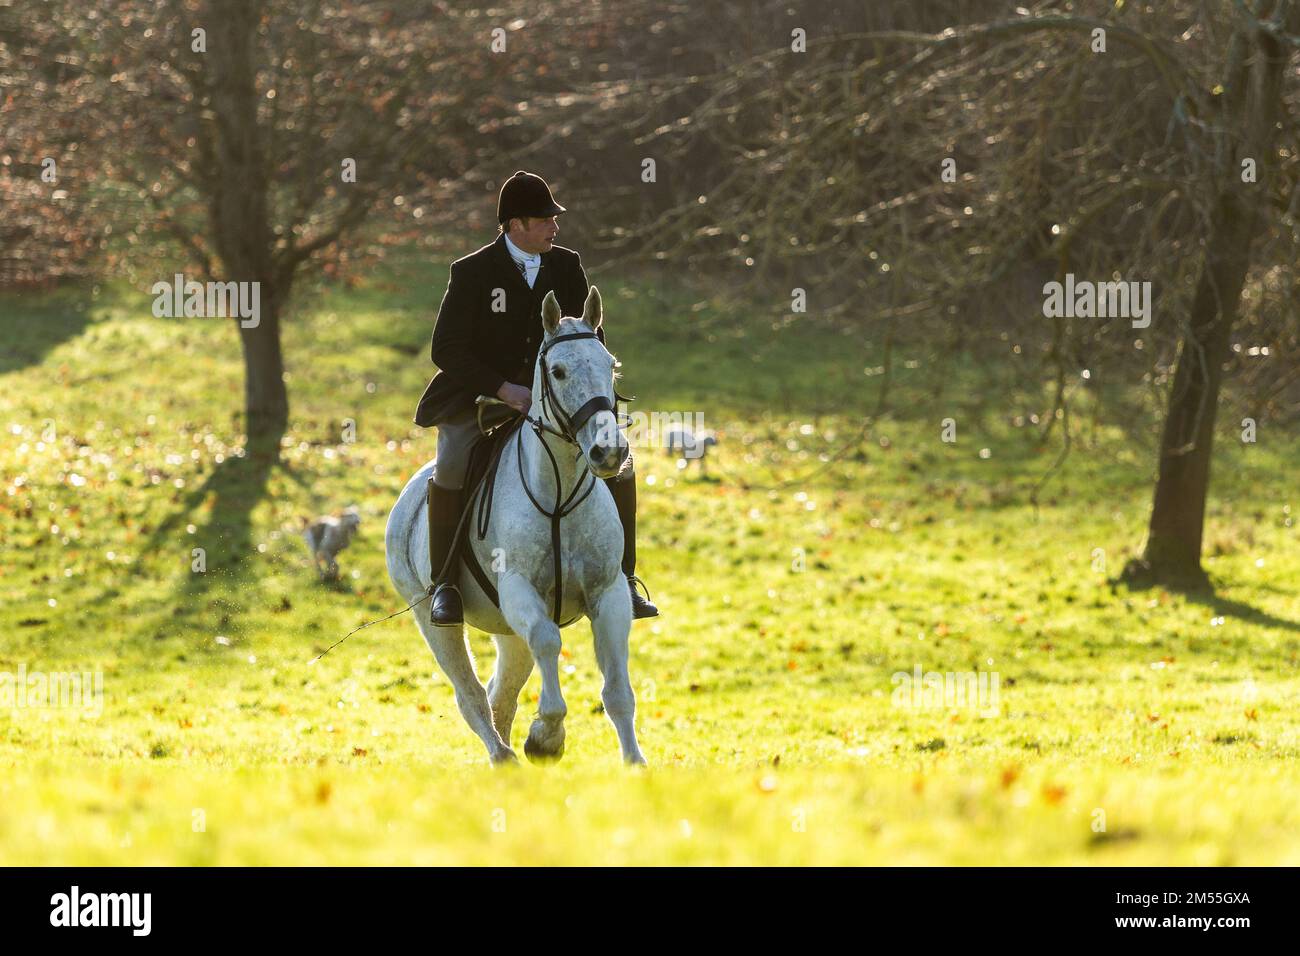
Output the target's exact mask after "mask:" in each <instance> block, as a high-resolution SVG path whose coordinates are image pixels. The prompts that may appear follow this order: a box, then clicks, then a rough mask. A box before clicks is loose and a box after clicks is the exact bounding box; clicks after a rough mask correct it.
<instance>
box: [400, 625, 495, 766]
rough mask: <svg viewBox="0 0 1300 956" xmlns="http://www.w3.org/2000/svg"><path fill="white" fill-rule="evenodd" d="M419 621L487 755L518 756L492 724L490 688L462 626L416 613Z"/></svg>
mask: <svg viewBox="0 0 1300 956" xmlns="http://www.w3.org/2000/svg"><path fill="white" fill-rule="evenodd" d="M415 621H416V624H417V625H418V626H419V628H420V633H421V634H423V635H424V641H425V643H426V644H428V645H429V650H431V651H433V656H434V657H435V658H437V660H438V666H439V667H441V668H442V670H443V673H445V674H446V675H447V678H448V679H449V680H450V681H451V686H452V687H453V688H454V689H455V691H456V706H457V707H459V708H460V712H461V715H462V716H463V717H464V718H465V722H466V723H467V724H469V726H470V729H471V730H473V731H474V733H476V734H478V735H479V738H480V739H481V740H482V741H483V745H484V746H486V747H487V750H488V756H489V757H490V758H491V759H492V762H493V763H501V762H503V761H509V760H514V759H515V754H514V751H513V750H511V749H510V746H509V745H508V744H507V743H506V742H505V741H503V740H502V739H501V735H500V734H498V733H497V729H496V727H495V726H493V724H492V713H491V711H490V710H489V708H488V696H487V691H486V690H484V689H483V684H482V683H481V682H480V681H479V679H478V675H477V674H475V673H474V660H473V658H471V657H470V652H469V645H468V644H466V642H465V632H464V629H463V628H461V627H437V626H435V625H433V624H431V623H429V621H427V620H425V619H423V618H420V617H418V616H417V617H416V619H415Z"/></svg>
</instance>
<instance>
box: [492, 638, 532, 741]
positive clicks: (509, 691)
mask: <svg viewBox="0 0 1300 956" xmlns="http://www.w3.org/2000/svg"><path fill="white" fill-rule="evenodd" d="M492 640H493V641H495V642H496V645H497V668H496V672H495V673H494V674H493V675H492V679H491V680H490V681H488V688H487V694H488V704H489V705H490V706H491V708H492V723H493V724H494V725H495V726H496V729H497V733H498V734H500V735H501V739H502V740H503V741H505V743H506V745H507V746H509V744H510V728H511V727H512V726H513V725H514V722H515V710H516V708H518V706H519V692H520V691H521V690H523V689H524V684H525V683H527V681H528V675H530V674H531V673H532V672H533V652H532V651H530V650H529V649H528V644H527V642H525V641H524V639H523V638H521V637H516V636H515V635H514V634H493V635H492Z"/></svg>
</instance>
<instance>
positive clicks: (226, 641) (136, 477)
mask: <svg viewBox="0 0 1300 956" xmlns="http://www.w3.org/2000/svg"><path fill="white" fill-rule="evenodd" d="M468 247H469V246H468V245H467V246H466V248H468ZM424 258H427V257H424ZM448 258H449V257H434V259H435V261H434V263H433V264H428V263H427V262H424V261H423V259H422V257H420V256H416V255H415V254H414V253H409V252H408V253H405V254H399V255H397V256H396V257H395V258H394V259H393V260H392V261H390V263H389V264H388V265H387V266H385V267H384V268H382V269H378V270H375V271H374V272H372V273H371V274H370V275H368V276H367V278H366V280H365V281H364V282H362V283H361V284H360V285H359V286H357V287H354V288H346V287H342V286H333V285H331V286H324V287H320V288H316V289H312V290H304V294H303V295H302V296H301V298H300V299H299V302H298V305H297V307H296V312H295V314H294V315H293V316H292V317H291V319H290V320H289V322H288V324H287V328H286V333H285V340H286V342H285V344H286V351H287V356H288V367H289V388H290V392H291V398H292V401H293V403H294V421H293V426H292V430H291V434H290V436H289V438H290V439H291V442H290V444H289V447H287V448H286V450H285V452H284V455H283V457H282V462H281V464H279V465H276V466H274V467H270V466H269V465H268V463H267V462H265V461H259V460H256V459H255V458H254V457H253V456H252V455H244V454H242V451H243V449H242V448H241V445H240V443H241V440H242V439H241V437H240V435H239V419H238V417H237V414H236V413H237V412H238V407H239V402H240V395H241V392H240V390H241V387H242V386H241V381H242V380H241V367H240V362H239V352H238V346H237V342H236V338H235V335H234V331H233V329H232V328H231V327H230V326H229V324H228V323H226V322H223V321H221V320H202V319H188V320H185V319H181V320H167V319H155V318H153V317H152V316H151V314H150V310H149V298H148V297H147V296H146V295H144V294H142V293H140V292H139V291H135V292H132V291H130V290H129V289H127V288H126V287H125V285H123V286H107V285H106V286H105V287H103V288H101V289H99V290H97V291H96V292H94V293H92V291H91V290H89V289H82V290H64V291H60V292H54V293H48V294H45V295H42V296H39V297H33V296H23V297H18V296H14V295H5V296H0V341H2V342H3V351H2V352H0V429H2V430H3V431H2V432H0V434H2V437H0V536H2V538H3V542H4V549H3V553H2V554H0V594H2V595H3V604H2V606H0V672H8V673H10V674H15V673H17V672H18V671H19V669H20V668H24V669H25V671H26V672H27V673H28V674H30V673H33V672H38V671H39V672H42V673H47V674H53V673H60V672H101V673H102V675H103V678H102V679H103V684H102V687H103V694H102V700H101V701H100V703H101V704H102V712H100V713H98V714H96V713H93V712H85V711H82V710H78V709H76V708H67V707H65V708H43V707H32V706H26V707H18V706H10V707H0V767H2V768H3V773H0V806H2V807H3V812H0V864H171V863H175V864H215V865H227V864H249V863H252V864H305V863H327V864H345V863H364V864H371V863H373V864H382V863H396V864H499V863H524V864H603V863H629V864H652V865H657V864H708V863H724V864H926V863H936V864H948V863H950V864H999V863H1007V864H1082V865H1092V864H1136V863H1143V864H1290V865H1297V864H1300V801H1297V800H1296V794H1297V793H1298V792H1300V770H1298V769H1297V756H1300V723H1298V722H1297V719H1296V707H1295V705H1296V701H1297V697H1298V692H1300V677H1297V656H1298V654H1300V549H1298V548H1297V529H1296V522H1295V520H1294V518H1295V516H1296V512H1297V511H1300V499H1297V498H1296V497H1295V492H1296V488H1297V486H1296V483H1295V468H1294V463H1295V461H1296V460H1297V455H1298V454H1300V440H1297V439H1296V438H1295V437H1291V438H1289V439H1286V440H1283V439H1282V438H1280V437H1278V436H1277V435H1276V434H1275V433H1271V432H1269V431H1268V430H1267V429H1265V430H1264V431H1263V432H1262V433H1261V440H1260V442H1259V443H1258V444H1256V445H1249V446H1243V445H1242V444H1241V443H1240V442H1236V441H1233V440H1232V439H1231V436H1230V435H1228V434H1227V433H1225V434H1224V436H1222V437H1221V440H1220V443H1219V445H1218V448H1217V449H1216V466H1215V468H1216V471H1215V478H1214V486H1213V494H1212V502H1211V506H1210V517H1209V522H1208V542H1209V553H1210V555H1211V557H1210V558H1209V560H1208V563H1207V567H1208V568H1209V570H1210V573H1211V575H1212V577H1213V578H1214V579H1215V580H1216V582H1217V583H1218V584H1219V598H1218V599H1217V600H1201V599H1188V598H1185V597H1182V596H1179V595H1171V594H1168V593H1166V592H1163V591H1159V590H1152V591H1129V590H1127V589H1126V588H1124V587H1112V586H1111V585H1110V584H1109V583H1108V578H1111V577H1113V576H1114V575H1115V573H1116V572H1118V570H1119V569H1120V567H1122V565H1123V562H1124V560H1125V559H1126V558H1128V557H1131V556H1132V555H1133V554H1134V553H1135V550H1136V548H1137V547H1138V546H1139V545H1140V544H1141V541H1142V537H1143V531H1144V527H1145V520H1146V516H1147V509H1148V507H1149V503H1150V490H1151V479H1152V471H1153V461H1152V458H1151V454H1150V449H1149V448H1138V447H1136V446H1135V445H1134V444H1133V443H1131V442H1129V441H1126V440H1125V439H1123V438H1122V437H1120V435H1119V433H1118V432H1112V431H1108V430H1106V429H1101V430H1099V431H1098V432H1097V433H1096V435H1095V438H1094V441H1093V442H1092V444H1091V445H1090V446H1083V447H1078V448H1076V449H1075V451H1074V453H1073V455H1072V456H1071V458H1070V459H1069V462H1068V464H1067V466H1066V468H1065V470H1064V471H1063V472H1062V473H1061V474H1060V475H1059V476H1058V477H1057V478H1055V479H1054V480H1053V481H1052V482H1051V483H1050V484H1049V485H1048V486H1047V487H1046V489H1045V491H1044V493H1043V501H1042V506H1041V507H1040V508H1039V509H1037V510H1035V509H1034V508H1033V507H1032V506H1031V505H1030V504H1028V490H1029V488H1030V487H1031V486H1032V485H1033V483H1034V481H1036V480H1037V478H1038V477H1039V476H1040V475H1041V474H1042V473H1043V471H1044V470H1045V469H1046V468H1047V467H1048V466H1049V464H1050V462H1051V460H1052V458H1053V456H1054V454H1055V451H1054V449H1046V450H1040V449H1037V448H1036V447H1035V444H1034V442H1033V441H1032V439H1031V435H1030V433H1031V432H1032V429H1029V428H1017V427H1015V426H1014V425H1013V424H1012V423H1010V421H1009V419H1010V418H1011V416H1013V415H1015V414H1028V413H1029V412H1031V411H1036V410H1038V409H1037V408H1029V407H1025V408H1019V409H1005V414H999V415H996V416H989V417H988V418H987V419H986V420H984V421H982V422H978V423H977V422H975V421H972V420H970V418H969V416H968V415H967V411H966V410H967V403H968V400H969V398H970V396H972V395H975V394H977V393H978V389H979V387H980V382H981V381H982V376H983V374H985V373H984V372H982V370H981V367H980V365H979V363H976V362H974V361H972V360H970V359H968V358H963V357H961V356H954V357H951V358H950V360H949V361H948V363H947V364H946V365H945V367H944V368H942V369H935V368H931V367H930V366H929V365H927V363H926V361H925V355H926V352H925V350H924V349H920V348H911V347H907V346H903V347H901V348H900V350H899V351H900V354H898V355H896V356H895V373H894V375H895V382H894V385H893V399H894V402H893V406H894V408H895V409H896V411H895V412H894V414H893V415H891V416H889V417H887V418H885V419H884V420H882V421H880V422H877V423H875V424H874V425H873V427H872V429H871V431H870V435H869V438H870V440H869V442H868V443H867V444H865V445H864V446H863V447H862V448H860V449H857V450H850V452H849V453H847V454H842V452H843V451H844V449H845V446H846V442H851V441H855V440H856V438H857V436H858V435H859V434H860V433H861V431H862V422H863V415H864V414H865V410H866V409H869V408H871V407H872V403H873V400H874V387H875V382H876V380H877V377H876V376H871V375H867V374H864V370H870V369H873V368H874V367H875V366H877V365H878V364H879V362H880V360H881V359H880V356H879V355H878V354H872V353H871V351H870V350H869V349H865V348H864V347H863V345H862V344H861V342H860V340H859V338H858V337H856V336H845V335H840V334H834V333H831V332H827V331H824V330H818V329H817V328H815V327H808V326H810V325H811V324H810V323H799V322H794V323H787V324H778V325H777V327H773V324H772V323H771V322H769V321H767V320H760V319H755V318H753V317H752V316H749V315H747V314H746V313H745V312H744V311H743V310H737V311H734V312H733V311H729V310H727V309H726V308H724V307H722V306H720V305H719V304H718V303H714V302H712V301H710V300H707V299H705V298H704V297H703V296H702V295H700V294H695V295H692V294H690V293H688V292H687V291H685V290H665V289H663V288H662V287H660V286H659V284H658V283H654V282H650V281H641V282H633V283H627V284H622V283H620V282H618V281H614V280H611V279H608V278H605V277H601V276H598V275H597V276H593V279H594V281H596V282H597V284H598V285H600V287H601V290H602V292H603V293H604V296H605V303H606V323H607V325H606V328H607V331H608V333H609V341H610V344H611V346H612V347H613V349H614V350H615V352H617V353H618V354H619V356H620V358H621V359H622V361H623V363H624V368H623V371H624V375H625V378H624V381H623V387H622V389H621V390H622V391H624V392H630V393H632V394H635V395H636V396H637V397H638V402H637V403H636V405H635V406H634V408H637V409H640V410H651V409H659V410H669V411H671V410H681V411H695V410H703V411H704V413H705V416H706V424H708V425H709V426H711V427H714V428H717V429H719V430H720V431H721V432H722V434H723V437H722V441H721V444H720V445H719V446H718V447H717V448H715V449H713V452H714V455H713V456H712V458H711V461H710V466H709V473H708V479H705V478H703V477H702V476H701V475H700V473H699V471H698V470H697V466H695V465H692V467H691V468H690V469H688V470H687V471H685V472H680V471H679V470H678V469H677V467H676V466H675V463H674V462H673V461H672V460H671V459H669V458H667V457H665V456H664V455H662V454H655V453H653V452H650V451H646V450H641V451H638V466H637V470H638V473H639V475H640V480H641V482H642V486H641V498H640V516H641V517H640V522H641V536H640V541H641V544H640V553H641V560H640V567H639V569H638V570H639V571H640V573H641V575H642V577H644V578H645V579H646V581H647V582H648V583H649V586H650V588H651V590H652V593H653V596H654V598H655V600H656V601H657V603H658V604H659V605H660V607H661V609H662V611H663V615H662V617H660V618H659V619H658V620H656V621H643V622H638V623H637V624H636V625H635V626H634V629H633V635H632V642H633V643H632V664H631V673H632V680H633V686H634V687H635V688H636V690H637V692H638V699H639V711H638V729H639V734H640V740H641V744H642V747H643V749H644V750H645V752H646V756H647V758H648V759H649V761H650V764H651V767H650V769H649V770H648V771H643V772H633V771H628V770H625V769H624V768H623V767H622V766H621V765H620V764H619V761H618V748H617V745H616V741H615V736H614V732H613V728H612V726H611V725H610V724H609V723H608V721H607V719H606V718H605V717H604V716H603V715H602V714H601V713H600V712H599V710H598V704H599V677H598V674H597V671H596V668H595V662H594V659H593V654H592V649H591V642H590V630H589V628H588V627H587V626H586V625H585V624H579V625H576V626H575V627H573V628H571V629H569V630H568V631H566V632H565V640H566V644H565V651H564V655H565V656H564V660H563V664H564V665H565V666H564V673H563V675H562V681H563V687H564V692H565V696H566V699H567V701H568V705H569V719H568V734H569V736H568V749H567V753H566V756H565V757H564V760H563V762H562V763H560V764H558V765H556V766H551V767H534V766H531V765H524V766H523V767H521V768H519V769H517V770H514V771H511V770H496V771H494V770H492V769H491V768H489V767H488V766H487V763H486V759H485V754H484V752H483V748H482V746H481V745H480V743H479V742H478V740H477V739H476V738H475V737H474V736H473V735H472V733H471V732H470V731H469V729H468V728H467V727H466V726H465V724H464V722H463V721H462V720H461V718H460V716H459V714H458V712H457V710H456V707H455V704H454V701H453V698H452V693H451V688H450V686H449V684H448V683H447V681H446V680H445V679H444V678H443V677H442V676H441V674H440V673H436V668H435V665H434V662H433V659H432V656H431V655H430V653H429V652H428V650H427V648H426V647H425V645H424V643H423V641H422V640H421V638H420V637H419V635H418V633H417V632H416V630H415V628H414V626H413V624H412V623H411V622H410V621H409V620H407V619H406V618H405V617H399V618H397V619H394V620H392V621H389V622H387V623H384V624H379V625H376V626H374V627H371V628H368V629H366V630H363V631H361V632H359V633H358V634H356V635H355V636H354V637H352V638H351V639H350V640H349V641H347V642H346V643H344V644H343V645H342V646H341V647H339V648H337V649H336V650H334V651H333V652H331V653H330V654H329V655H328V656H326V657H325V658H324V659H323V660H322V661H320V662H319V663H318V664H316V665H313V666H308V663H307V662H308V661H309V660H310V659H311V658H312V657H313V656H315V655H316V654H317V653H319V652H320V651H321V650H323V649H324V648H325V647H326V646H328V645H329V644H330V643H332V642H333V641H334V640H336V639H337V638H338V637H340V636H342V635H343V634H344V633H346V632H347V631H348V630H350V629H352V628H353V627H355V626H357V625H358V624H360V623H362V622H365V621H369V620H373V619H375V618H379V617H382V616H384V615H386V614H388V613H390V612H392V611H394V610H397V609H398V608H400V606H401V604H400V603H399V602H398V600H397V597H396V595H395V594H394V593H393V591H392V590H391V588H390V586H389V583H388V580H387V576H386V572H385V569H384V555H383V547H382V542H383V524H384V520H385V518H386V516H387V512H388V509H389V508H390V507H391V504H392V502H393V501H394V500H395V498H396V495H397V492H398V490H399V489H400V488H401V485H402V483H403V482H404V480H405V478H406V477H407V476H408V475H409V474H410V473H411V472H412V471H413V470H415V469H416V468H417V467H418V466H419V465H420V464H421V463H422V462H424V461H425V460H427V459H428V458H429V457H431V456H432V454H433V447H434V442H433V433H432V432H424V431H422V430H420V429H417V428H415V427H414V426H413V425H411V424H410V418H411V413H412V411H413V408H414V405H415V401H416V399H417V398H418V396H419V394H420V391H421V389H422V387H423V385H424V383H425V381H426V379H427V376H428V374H429V373H430V371H431V367H430V364H429V361H428V351H427V349H428V336H429V331H430V327H431V323H432V318H433V314H434V312H435V310H436V306H437V302H438V301H439V299H440V297H441V294H442V290H443V288H444V284H445V276H446V262H447V259H448ZM697 300H698V301H699V303H701V304H698V305H697ZM913 353H915V354H913ZM941 384H942V385H943V386H944V391H943V394H944V395H945V396H947V397H944V398H936V397H935V396H936V393H937V392H938V391H939V386H940V385H941ZM949 416H952V417H955V418H956V419H957V422H958V440H957V442H956V443H953V444H946V443H944V442H942V441H940V425H939V422H940V421H941V420H942V419H943V418H945V417H949ZM347 420H351V421H353V422H355V439H356V440H355V441H353V442H349V441H344V440H343V435H344V425H345V422H346V421H347ZM968 422H969V424H968ZM850 448H851V446H850ZM984 449H986V450H987V451H986V452H984V453H983V454H982V453H981V452H982V450H984ZM1288 495H1289V496H1290V497H1288ZM353 503H355V504H356V505H357V506H358V507H359V508H360V510H361V512H362V515H363V523H362V528H361V534H360V536H359V537H358V538H357V540H356V541H354V543H353V545H352V547H351V548H350V549H349V550H348V551H346V552H344V554H343V555H342V557H341V563H342V565H343V567H344V570H345V575H346V576H345V578H344V581H343V584H342V585H341V586H338V587H326V586H323V585H321V584H319V583H318V582H317V581H316V579H315V575H314V572H313V571H312V569H311V565H310V561H309V558H308V556H307V553H306V551H305V548H304V547H303V545H302V543H301V540H300V539H299V538H298V537H297V534H296V532H297V529H298V524H299V520H300V519H301V518H302V517H304V516H307V515H314V514H318V513H321V512H324V511H329V510H331V509H336V508H341V507H343V506H345V505H348V504H353ZM195 548H201V549H203V552H204V554H205V557H206V568H207V570H206V571H205V572H203V573H197V572H195V571H194V570H192V562H193V561H194V552H193V549H195ZM1099 549H1100V550H1099ZM471 643H472V644H473V646H474V648H475V650H476V652H478V653H479V654H480V657H481V658H482V659H481V660H480V673H481V674H482V675H483V676H485V677H486V672H487V669H488V667H490V663H491V656H490V654H491V649H490V645H489V643H488V641H487V639H486V637H485V636H484V635H481V634H478V633H474V632H471ZM917 667H919V668H921V669H922V670H923V671H925V672H931V671H933V672H954V673H956V672H972V671H980V672H992V673H996V674H997V675H998V678H999V682H1000V683H999V695H1000V697H999V701H998V714H997V716H991V717H984V716H981V715H980V714H979V713H978V712H977V711H976V710H975V709H972V708H969V707H946V706H934V707H917V706H910V707H909V706H898V704H899V703H901V702H900V701H898V700H896V699H895V694H894V691H895V681H893V680H892V677H893V675H895V674H896V673H899V672H905V673H909V674H910V673H912V672H913V671H914V669H915V668H917ZM537 686H538V678H537V676H536V674H534V676H533V678H532V679H531V680H530V682H529V684H528V686H527V688H526V689H525V692H524V700H523V701H522V703H521V707H520V717H519V719H517V721H516V725H515V738H514V741H513V743H514V746H515V747H516V749H520V747H521V741H522V736H523V734H524V733H526V730H527V723H528V717H529V715H530V713H531V708H532V707H533V701H535V698H536V693H537Z"/></svg>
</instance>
